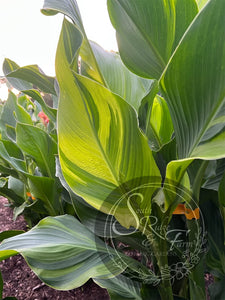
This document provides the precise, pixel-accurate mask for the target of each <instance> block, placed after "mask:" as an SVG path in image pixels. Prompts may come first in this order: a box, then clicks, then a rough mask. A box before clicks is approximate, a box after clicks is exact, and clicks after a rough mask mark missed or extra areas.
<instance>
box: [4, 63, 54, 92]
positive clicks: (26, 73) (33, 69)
mask: <svg viewBox="0 0 225 300" xmlns="http://www.w3.org/2000/svg"><path fill="white" fill-rule="evenodd" d="M7 78H13V79H14V78H17V79H22V80H23V81H25V82H29V83H31V85H26V86H21V87H22V89H21V87H20V90H30V89H32V87H33V86H32V85H34V86H36V87H37V88H39V89H40V90H41V91H42V92H44V93H49V94H53V95H56V92H55V88H54V82H55V78H53V77H50V76H47V75H45V74H44V72H43V71H42V70H41V69H40V68H39V67H38V66H37V65H30V66H26V67H22V68H17V69H16V70H12V71H11V72H10V73H8V74H7Z"/></svg>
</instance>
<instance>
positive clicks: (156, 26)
mask: <svg viewBox="0 0 225 300" xmlns="http://www.w3.org/2000/svg"><path fill="white" fill-rule="evenodd" d="M108 10H109V15H110V18H111V22H112V24H113V26H114V27H115V29H116V32H117V41H118V47H119V52H120V55H121V58H122V60H123V62H124V63H125V65H126V66H127V67H128V68H129V69H131V70H132V71H133V72H134V73H136V74H138V75H140V76H143V77H147V78H156V79H158V78H159V77H160V76H161V74H162V72H163V70H164V68H165V67H166V65H167V62H168V61H169V58H170V56H171V54H172V52H173V50H174V49H175V47H176V46H177V43H178V42H179V40H180V38H181V37H182V35H183V34H184V32H185V30H186V29H187V27H188V26H189V24H190V23H191V21H192V20H193V18H194V17H195V15H196V14H197V12H198V8H197V5H196V3H195V1H194V0H185V1H173V0H170V1H164V0H151V1H150V0H145V1H136V0H126V1H124V0H116V1H115V0H108Z"/></svg>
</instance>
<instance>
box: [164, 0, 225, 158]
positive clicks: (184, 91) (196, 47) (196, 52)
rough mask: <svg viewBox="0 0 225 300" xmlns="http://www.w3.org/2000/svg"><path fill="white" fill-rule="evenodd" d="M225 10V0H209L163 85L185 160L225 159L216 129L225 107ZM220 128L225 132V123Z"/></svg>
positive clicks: (223, 140) (224, 141)
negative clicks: (224, 12)
mask: <svg viewBox="0 0 225 300" xmlns="http://www.w3.org/2000/svg"><path fill="white" fill-rule="evenodd" d="M224 10H225V2H224V1H222V0H211V1H209V3H208V4H207V5H206V6H205V7H204V9H203V10H202V11H201V12H200V13H199V15H198V16H197V17H196V19H195V20H194V22H193V23H192V25H191V27H189V30H188V31H187V32H186V33H185V35H184V37H183V39H182V41H181V43H180V44H179V46H178V47H177V49H176V51H175V53H174V55H173V57H172V59H171V60H170V62H169V64H168V66H167V69H166V71H165V72H164V74H163V76H162V78H161V81H160V86H161V90H162V92H163V95H164V97H165V99H166V101H167V103H168V105H169V109H170V113H171V117H172V120H173V125H174V131H175V135H176V140H177V146H178V155H179V158H188V157H191V158H202V159H218V158H222V157H224V156H225V132H224V131H222V132H218V126H216V127H214V125H215V121H216V123H217V124H218V118H219V116H220V115H221V114H220V111H221V109H222V110H224V103H225V72H224V70H223V68H224V66H225V45H224V42H223V40H224V38H225V20H224V15H223V11H224ZM207 28H211V29H212V28H213V30H208V29H207ZM218 36H219V37H220V38H218ZM202 41H204V43H202ZM215 53H216V55H215ZM206 68H207V71H206ZM220 123H222V126H221V128H223V127H224V125H225V122H224V118H222V119H220ZM209 131H210V134H209Z"/></svg>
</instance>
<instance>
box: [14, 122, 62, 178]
mask: <svg viewBox="0 0 225 300" xmlns="http://www.w3.org/2000/svg"><path fill="white" fill-rule="evenodd" d="M16 134H17V144H18V146H19V147H20V148H21V149H22V151H24V152H25V153H26V154H28V155H30V156H31V157H32V158H33V159H34V160H35V162H36V163H37V165H38V167H39V168H40V169H41V171H42V174H43V175H44V176H49V177H54V174H55V157H54V155H55V154H57V145H56V143H55V141H54V140H53V139H52V138H51V137H50V136H49V135H48V134H47V133H46V132H45V131H43V130H42V129H40V128H38V127H34V126H30V125H27V124H21V123H17V126H16Z"/></svg>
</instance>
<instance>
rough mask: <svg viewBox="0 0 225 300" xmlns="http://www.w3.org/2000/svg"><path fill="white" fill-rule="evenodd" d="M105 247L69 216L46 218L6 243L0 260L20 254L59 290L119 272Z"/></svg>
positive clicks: (41, 276) (49, 283) (39, 274)
mask: <svg viewBox="0 0 225 300" xmlns="http://www.w3.org/2000/svg"><path fill="white" fill-rule="evenodd" d="M108 251H109V250H108V249H107V247H106V246H105V244H104V243H103V242H102V241H101V240H100V239H98V238H96V236H95V235H94V234H93V233H91V232H90V231H89V230H87V229H86V228H85V227H84V226H83V225H82V224H81V223H80V222H79V221H78V220H76V219H75V218H74V217H72V216H68V215H65V216H60V217H55V218H52V217H48V218H45V219H43V220H42V221H40V223H39V224H38V225H37V226H35V227H34V228H33V229H31V230H30V231H29V232H27V233H24V234H21V235H18V236H16V237H13V238H9V239H7V240H5V241H4V242H3V243H2V244H1V245H0V260H2V259H5V258H6V257H7V256H8V257H9V256H11V255H15V254H16V253H21V254H22V255H23V256H24V258H25V259H26V261H27V263H28V264H29V266H30V267H31V269H32V270H33V271H34V272H35V273H36V274H37V275H38V276H39V278H40V279H41V280H42V281H43V282H45V283H46V284H48V285H50V286H51V287H54V288H55V289H59V290H69V289H73V288H76V287H79V286H81V285H82V284H84V283H85V282H86V281H88V279H89V278H92V277H94V278H99V279H106V278H110V277H113V276H115V275H118V274H120V273H121V271H122V269H121V268H120V267H118V266H116V265H115V260H112V259H111V257H110V254H113V251H112V253H109V252H108Z"/></svg>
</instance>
